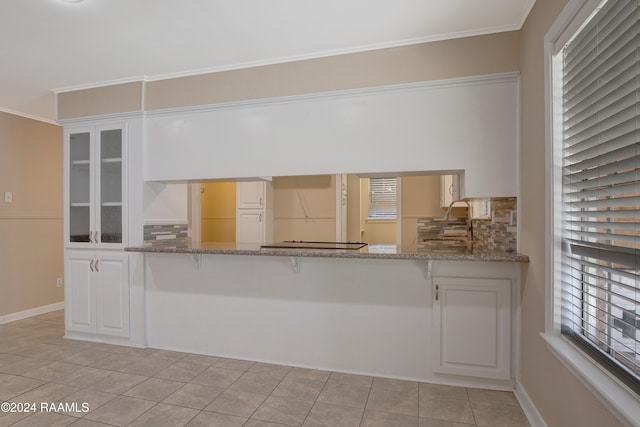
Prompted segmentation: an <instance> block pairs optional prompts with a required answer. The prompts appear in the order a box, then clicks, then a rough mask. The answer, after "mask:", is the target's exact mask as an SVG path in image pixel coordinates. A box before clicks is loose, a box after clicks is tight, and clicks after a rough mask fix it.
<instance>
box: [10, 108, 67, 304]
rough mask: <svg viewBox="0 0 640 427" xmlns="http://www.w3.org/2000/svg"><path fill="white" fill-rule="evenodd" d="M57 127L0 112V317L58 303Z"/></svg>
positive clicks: (59, 178) (60, 244)
mask: <svg viewBox="0 0 640 427" xmlns="http://www.w3.org/2000/svg"><path fill="white" fill-rule="evenodd" d="M62 147H63V136H62V127H60V126H56V125H52V124H49V123H44V122H40V121H36V120H31V119H27V118H24V117H20V116H16V115H12V114H8V113H3V112H0V196H3V194H4V192H5V191H11V192H13V203H4V201H3V200H4V198H3V197H2V198H0V316H3V315H8V314H12V313H17V312H20V311H24V310H28V309H32V308H36V307H40V306H44V305H49V304H54V303H58V302H62V301H63V300H64V291H63V289H64V288H58V287H56V279H57V278H58V277H60V278H62V277H63V276H64V264H63V249H62V248H63V236H62V234H63V222H62V165H63V161H62V156H63V154H62V151H63V150H62Z"/></svg>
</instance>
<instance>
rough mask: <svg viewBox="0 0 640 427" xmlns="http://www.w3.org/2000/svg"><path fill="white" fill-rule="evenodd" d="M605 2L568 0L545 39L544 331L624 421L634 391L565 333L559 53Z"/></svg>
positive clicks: (638, 405) (631, 414) (636, 413)
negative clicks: (562, 294)
mask: <svg viewBox="0 0 640 427" xmlns="http://www.w3.org/2000/svg"><path fill="white" fill-rule="evenodd" d="M601 3H602V0H569V2H568V3H567V5H566V6H565V8H564V10H563V11H562V13H561V14H560V15H559V16H558V18H557V20H556V21H555V22H554V24H553V25H552V26H551V27H550V29H549V31H548V32H547V34H546V35H545V39H544V60H545V95H546V96H545V140H546V141H545V151H546V153H545V159H546V174H545V179H546V242H545V243H546V245H545V246H546V248H547V257H546V260H545V261H546V262H545V267H546V302H545V331H544V332H543V333H542V334H541V335H542V337H543V339H544V340H545V341H546V343H547V345H548V347H549V349H550V351H551V352H552V354H554V355H555V356H556V357H557V358H558V359H559V360H560V361H561V362H562V363H563V364H564V365H565V366H566V367H567V368H568V369H569V370H570V371H571V372H572V373H573V374H574V375H575V376H576V377H577V378H578V379H579V380H580V381H581V382H582V383H583V384H584V385H585V386H586V387H587V389H589V390H590V391H591V392H592V393H593V394H594V395H595V397H596V398H597V399H598V400H599V401H600V402H601V403H602V404H603V405H604V406H605V407H607V408H608V409H609V410H610V411H611V412H612V413H613V414H614V415H615V416H616V417H618V418H619V419H620V420H621V421H622V422H623V423H624V424H629V425H633V424H634V423H635V422H637V420H638V419H640V401H639V400H638V397H637V395H636V394H635V392H633V391H632V390H630V389H629V388H628V387H627V386H626V385H624V384H623V383H622V382H621V381H620V380H618V379H617V378H616V377H614V376H613V375H612V374H611V373H610V372H609V371H607V370H606V369H605V368H604V367H602V366H600V365H599V364H598V363H597V362H596V361H595V360H594V359H593V358H591V357H590V356H589V355H588V354H587V353H586V352H585V351H583V350H582V349H581V348H580V347H579V346H578V345H576V344H575V343H573V342H572V341H571V340H569V339H568V338H566V337H564V336H562V335H561V333H560V328H561V319H560V316H561V286H560V272H561V271H562V270H561V262H562V250H561V238H562V225H561V219H562V182H561V177H562V144H561V141H562V114H561V113H562V112H561V110H560V111H559V110H558V107H559V106H560V105H561V104H560V101H559V99H558V97H560V99H561V97H562V87H561V86H560V87H559V86H558V85H557V84H556V82H558V81H560V80H561V79H560V80H559V78H560V77H561V74H560V73H561V67H560V66H559V65H561V58H560V56H559V55H558V56H557V55H556V54H557V53H558V52H559V51H560V50H561V49H562V47H564V46H565V45H566V43H567V42H568V41H569V40H570V39H571V37H572V36H573V35H574V34H575V33H576V32H577V31H579V30H580V28H581V27H582V25H583V24H584V22H585V21H586V20H587V19H588V18H589V16H590V15H591V14H592V13H593V12H594V11H595V10H596V8H597V7H598V6H599V5H600V4H601Z"/></svg>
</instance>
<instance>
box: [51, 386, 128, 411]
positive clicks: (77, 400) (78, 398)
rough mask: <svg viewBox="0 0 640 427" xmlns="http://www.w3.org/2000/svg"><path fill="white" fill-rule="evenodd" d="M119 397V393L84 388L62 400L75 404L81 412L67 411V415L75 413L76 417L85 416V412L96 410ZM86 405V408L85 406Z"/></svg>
mask: <svg viewBox="0 0 640 427" xmlns="http://www.w3.org/2000/svg"><path fill="white" fill-rule="evenodd" d="M116 397H118V395H117V394H112V393H105V392H103V391H99V390H89V389H83V390H80V391H77V392H75V393H73V394H71V395H69V396H67V397H65V398H64V399H62V400H61V402H63V403H69V404H75V407H76V409H77V410H79V411H80V412H77V411H74V412H69V413H67V412H65V414H66V415H73V416H76V417H83V416H84V415H85V414H87V413H89V412H92V411H95V410H96V409H98V408H99V407H101V406H102V405H104V404H105V403H107V402H110V401H112V400H113V399H115V398H116ZM85 405H86V408H85Z"/></svg>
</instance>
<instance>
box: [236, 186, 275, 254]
mask: <svg viewBox="0 0 640 427" xmlns="http://www.w3.org/2000/svg"><path fill="white" fill-rule="evenodd" d="M272 199H273V185H272V183H271V182H268V181H251V182H238V183H237V184H236V242H237V243H266V242H270V241H271V240H273V203H272Z"/></svg>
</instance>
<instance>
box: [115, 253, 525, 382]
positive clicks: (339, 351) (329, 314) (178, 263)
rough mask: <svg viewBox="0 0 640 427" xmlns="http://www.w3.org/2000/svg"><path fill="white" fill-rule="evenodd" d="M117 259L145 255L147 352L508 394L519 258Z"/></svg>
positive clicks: (436, 255)
mask: <svg viewBox="0 0 640 427" xmlns="http://www.w3.org/2000/svg"><path fill="white" fill-rule="evenodd" d="M127 251H130V252H142V253H144V289H145V296H146V301H145V302H146V308H145V312H146V318H145V328H146V345H147V346H148V347H153V348H160V349H169V350H175V351H184V352H190V353H199V354H208V355H215V356H222V357H232V358H237V359H247V360H252V361H260V362H268V363H277V364H286V365H292V366H300V367H309V368H317V369H328V370H333V371H340V372H350V373H359V374H369V375H372V374H373V375H377V376H384V377H392V378H401V379H412V380H419V381H432V382H441V383H451V384H477V385H479V386H480V385H490V386H492V387H493V388H496V387H497V388H502V387H503V388H505V389H508V388H512V387H513V384H514V372H515V368H516V367H515V364H516V360H517V359H516V358H515V349H516V348H517V347H516V341H517V337H516V334H515V331H516V330H517V322H518V318H519V313H518V295H519V277H520V265H521V263H523V262H525V263H526V262H528V258H527V257H526V256H524V255H521V254H517V253H496V252H482V251H476V252H474V251H465V252H464V253H417V252H416V253H401V252H397V251H394V250H389V248H382V249H381V250H379V248H376V247H366V248H363V249H360V250H356V251H349V250H342V251H328V250H309V249H296V250H292V249H260V247H259V246H258V245H235V244H214V243H203V244H192V245H189V246H188V247H184V248H176V247H174V248H162V247H148V246H145V247H132V248H127ZM440 278H441V279H443V281H442V282H439V280H440ZM452 278H453V279H454V281H453V282H451V279H452ZM496 284H497V285H496ZM461 285H462V287H460V286H461ZM498 285H499V286H498ZM496 286H498V287H496ZM500 286H502V287H500ZM505 287H506V288H505ZM505 289H506V290H505ZM445 302H446V303H447V304H449V305H447V306H443V305H442V304H443V303H445ZM467 355H468V356H467ZM456 359H459V360H456ZM465 359H466V360H465Z"/></svg>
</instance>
